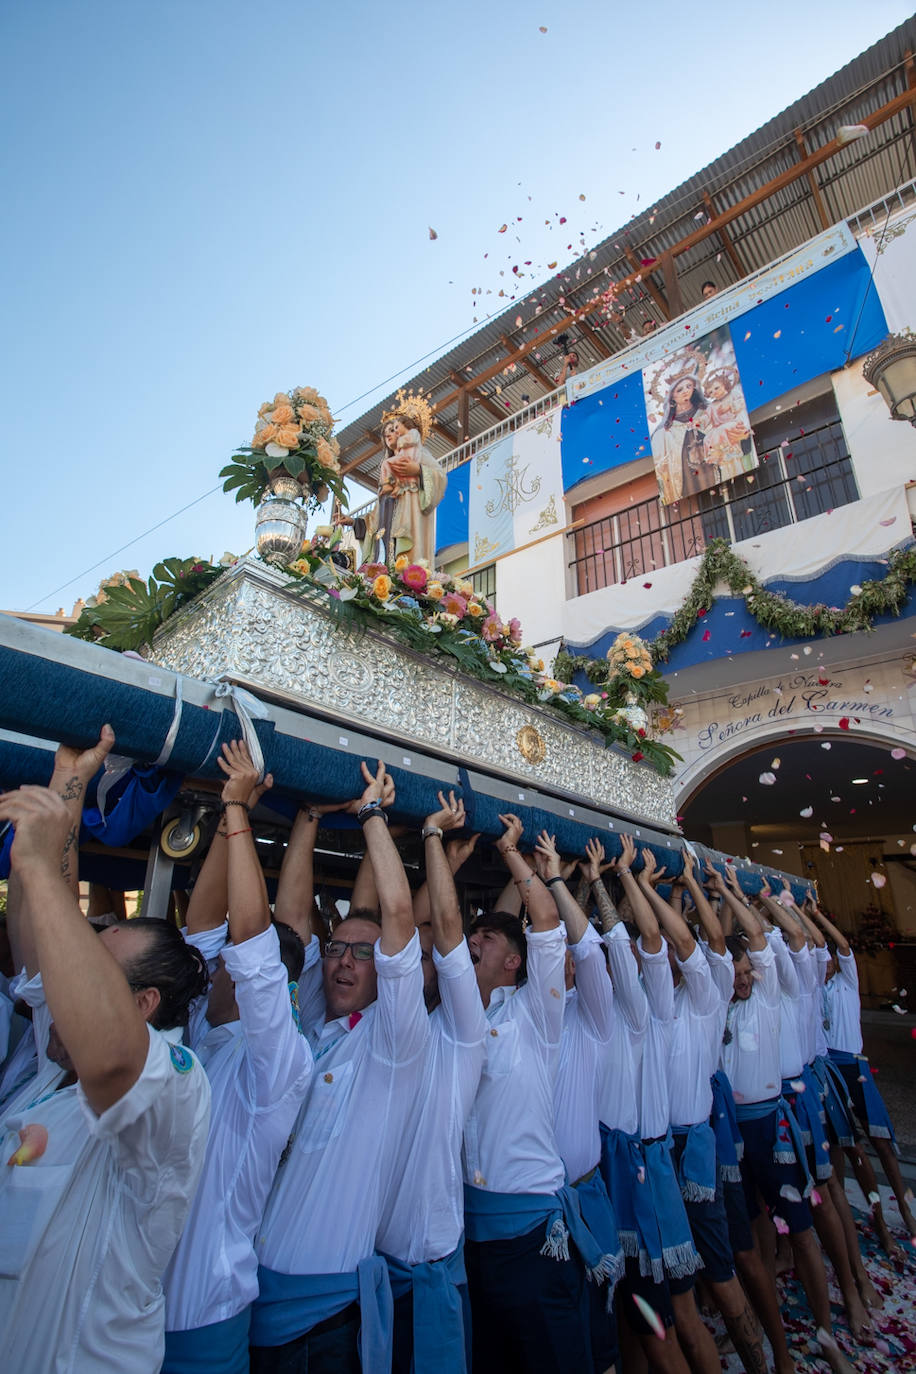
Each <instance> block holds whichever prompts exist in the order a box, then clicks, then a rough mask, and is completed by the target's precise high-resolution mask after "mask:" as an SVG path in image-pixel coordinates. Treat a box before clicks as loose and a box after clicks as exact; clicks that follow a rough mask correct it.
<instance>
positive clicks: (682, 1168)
mask: <svg viewBox="0 0 916 1374" xmlns="http://www.w3.org/2000/svg"><path fill="white" fill-rule="evenodd" d="M671 1129H672V1131H673V1132H674V1134H675V1135H676V1136H681V1135H683V1136H686V1138H687V1139H686V1143H685V1145H684V1149H683V1152H682V1154H681V1159H680V1164H679V1166H678V1180H679V1182H680V1185H681V1196H682V1197H683V1198H684V1200H685V1202H712V1201H713V1200H714V1199H715V1196H716V1137H715V1133H714V1132H713V1129H712V1127H711V1126H710V1125H709V1123H708V1122H707V1121H700V1122H698V1123H697V1124H696V1125H693V1126H672V1127H671Z"/></svg>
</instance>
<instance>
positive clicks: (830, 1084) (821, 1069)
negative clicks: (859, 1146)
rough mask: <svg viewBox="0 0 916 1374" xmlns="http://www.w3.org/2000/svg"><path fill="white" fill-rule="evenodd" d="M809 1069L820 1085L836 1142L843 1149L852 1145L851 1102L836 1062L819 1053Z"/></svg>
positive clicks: (825, 1109) (853, 1131)
mask: <svg viewBox="0 0 916 1374" xmlns="http://www.w3.org/2000/svg"><path fill="white" fill-rule="evenodd" d="M811 1071H812V1073H813V1074H814V1076H815V1078H816V1079H817V1081H818V1083H820V1085H821V1091H822V1093H823V1100H824V1111H825V1112H826V1113H827V1120H828V1121H829V1123H830V1127H831V1129H832V1131H833V1134H834V1136H835V1137H836V1141H837V1144H838V1145H841V1146H843V1148H844V1149H845V1148H846V1147H847V1146H848V1145H854V1144H855V1140H856V1132H855V1127H854V1126H853V1124H852V1103H851V1102H850V1100H849V1089H848V1088H847V1086H846V1082H845V1080H844V1078H843V1075H842V1074H841V1073H840V1071H839V1069H838V1068H837V1066H836V1064H831V1062H830V1060H829V1059H825V1058H824V1056H823V1055H820V1054H819V1055H818V1056H817V1058H816V1059H815V1061H814V1063H813V1064H812V1065H811Z"/></svg>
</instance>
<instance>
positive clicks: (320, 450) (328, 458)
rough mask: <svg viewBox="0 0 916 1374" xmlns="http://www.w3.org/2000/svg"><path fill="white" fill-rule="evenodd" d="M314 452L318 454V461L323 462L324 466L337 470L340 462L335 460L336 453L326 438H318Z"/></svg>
mask: <svg viewBox="0 0 916 1374" xmlns="http://www.w3.org/2000/svg"><path fill="white" fill-rule="evenodd" d="M315 452H316V453H317V454H318V461H319V463H324V465H325V467H326V468H330V469H331V470H332V471H333V472H336V471H337V470H338V468H339V467H340V464H339V463H338V461H337V454H336V453H335V452H334V450H333V449H332V448H331V445H330V444H329V443H328V441H327V439H319V440H318V442H317V444H316V445H315Z"/></svg>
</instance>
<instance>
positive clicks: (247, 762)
mask: <svg viewBox="0 0 916 1374" xmlns="http://www.w3.org/2000/svg"><path fill="white" fill-rule="evenodd" d="M216 762H217V763H218V764H219V766H220V768H221V769H222V771H223V772H224V773H225V775H226V781H225V782H224V783H223V792H222V797H223V801H224V802H229V801H235V802H242V803H243V804H244V805H246V806H247V805H248V798H249V796H250V795H251V793H252V791H253V789H254V788H256V787H257V786H258V770H257V769H256V768H255V766H254V764H253V763H252V762H251V755H250V754H249V752H248V746H247V745H246V744H245V741H244V740H240V739H233V740H230V741H229V742H228V743H227V744H224V745H223V751H222V757H221V758H217V760H216ZM267 781H268V780H267V778H265V779H264V782H265V783H267ZM270 781H271V783H272V782H273V779H272V778H271V779H270Z"/></svg>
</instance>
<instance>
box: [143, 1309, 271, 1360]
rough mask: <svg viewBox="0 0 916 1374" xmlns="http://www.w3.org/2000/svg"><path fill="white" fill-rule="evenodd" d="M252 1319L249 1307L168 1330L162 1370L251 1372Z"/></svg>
mask: <svg viewBox="0 0 916 1374" xmlns="http://www.w3.org/2000/svg"><path fill="white" fill-rule="evenodd" d="M250 1321H251V1308H250V1307H246V1308H244V1309H243V1310H242V1311H241V1312H239V1313H238V1314H237V1315H236V1316H234V1317H228V1318H227V1319H226V1320H225V1321H224V1322H211V1323H210V1325H209V1326H196V1327H194V1328H193V1329H192V1330H190V1331H166V1333H165V1359H164V1360H163V1362H162V1370H161V1374H248V1326H249V1323H250Z"/></svg>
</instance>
